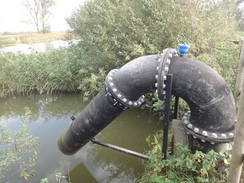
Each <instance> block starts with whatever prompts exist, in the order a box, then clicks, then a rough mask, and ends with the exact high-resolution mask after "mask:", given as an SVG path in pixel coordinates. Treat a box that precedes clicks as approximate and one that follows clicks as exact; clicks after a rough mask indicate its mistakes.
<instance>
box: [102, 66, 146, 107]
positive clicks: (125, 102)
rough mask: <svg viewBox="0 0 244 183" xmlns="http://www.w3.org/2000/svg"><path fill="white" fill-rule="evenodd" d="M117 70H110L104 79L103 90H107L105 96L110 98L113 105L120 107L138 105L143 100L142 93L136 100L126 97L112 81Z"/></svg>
mask: <svg viewBox="0 0 244 183" xmlns="http://www.w3.org/2000/svg"><path fill="white" fill-rule="evenodd" d="M117 71H118V69H113V70H111V71H110V72H109V73H108V75H107V77H106V80H105V90H106V92H107V94H106V96H107V97H109V98H112V99H111V101H112V102H113V105H115V106H118V107H120V108H121V107H122V108H124V110H125V109H128V108H136V107H139V106H140V105H141V104H142V103H143V102H144V98H145V97H144V95H142V96H141V97H139V98H138V99H137V100H130V99H128V98H126V97H125V96H124V95H123V93H122V92H120V91H119V89H118V88H117V87H116V84H115V83H114V82H113V75H114V74H115V73H116V72H117Z"/></svg>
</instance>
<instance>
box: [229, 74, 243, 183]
mask: <svg viewBox="0 0 244 183" xmlns="http://www.w3.org/2000/svg"><path fill="white" fill-rule="evenodd" d="M243 79H244V74H243V75H242V78H241V80H242V81H243ZM240 88H241V90H240V93H241V97H240V101H239V110H238V115H237V125H236V128H235V129H236V132H235V139H234V145H233V150H232V158H231V163H230V174H229V177H228V183H239V182H240V177H241V172H242V166H243V155H244V82H241V87H240Z"/></svg>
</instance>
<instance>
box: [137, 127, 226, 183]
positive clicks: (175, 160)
mask: <svg viewBox="0 0 244 183" xmlns="http://www.w3.org/2000/svg"><path fill="white" fill-rule="evenodd" d="M147 142H148V144H149V146H150V147H151V150H150V152H149V162H147V163H146V165H147V166H146V169H145V173H144V175H143V176H142V178H141V179H140V180H138V182H140V183H144V182H145V183H150V182H151V183H175V182H185V183H194V182H198V183H207V182H209V183H210V182H219V183H224V182H226V181H227V177H228V169H227V167H228V166H229V163H230V152H226V153H216V152H214V151H213V150H212V151H210V152H208V153H206V154H205V153H203V152H201V151H196V152H195V153H194V154H192V153H191V151H190V149H189V148H188V147H187V146H183V145H182V144H181V143H178V144H177V145H176V146H177V149H178V155H177V156H175V155H171V154H168V155H167V159H166V160H162V154H161V152H162V146H161V145H162V133H161V131H160V132H159V133H156V134H155V135H153V136H150V137H148V138H147Z"/></svg>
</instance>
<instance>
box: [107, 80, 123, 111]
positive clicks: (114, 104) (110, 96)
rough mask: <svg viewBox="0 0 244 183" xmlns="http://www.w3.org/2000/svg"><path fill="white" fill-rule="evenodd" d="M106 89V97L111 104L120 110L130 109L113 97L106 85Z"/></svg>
mask: <svg viewBox="0 0 244 183" xmlns="http://www.w3.org/2000/svg"><path fill="white" fill-rule="evenodd" d="M104 89H105V92H106V94H105V96H106V97H107V98H108V99H109V101H110V102H111V104H112V105H113V106H115V107H118V108H121V109H123V110H126V109H128V107H127V106H126V105H124V104H122V103H121V102H120V101H119V100H117V99H116V98H115V97H114V96H113V95H112V93H111V92H110V91H109V89H108V87H107V85H106V83H105V84H104Z"/></svg>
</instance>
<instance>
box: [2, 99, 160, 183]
mask: <svg viewBox="0 0 244 183" xmlns="http://www.w3.org/2000/svg"><path fill="white" fill-rule="evenodd" d="M0 103H1V105H0V106H1V110H0V124H2V123H4V122H6V120H7V121H8V124H10V125H9V126H10V127H11V126H12V127H13V126H14V124H17V123H19V118H20V116H21V115H23V113H24V112H25V111H24V107H29V108H30V109H31V111H32V123H30V124H29V127H30V130H31V133H32V134H33V135H34V136H38V137H39V138H40V141H41V144H40V146H39V147H38V151H39V156H40V157H39V159H38V161H37V165H36V170H37V172H36V176H35V177H33V178H32V179H30V180H29V182H37V183H38V182H40V180H41V179H42V178H45V177H47V178H49V182H56V180H55V174H56V173H57V172H61V173H62V175H66V174H67V173H68V172H70V173H69V175H70V179H66V180H64V179H63V180H62V182H69V180H70V181H71V182H72V183H82V182H84V183H87V182H89V183H92V182H99V183H105V182H106V183H107V182H125V183H128V182H135V181H136V180H137V179H138V178H139V177H140V176H141V173H142V172H143V169H144V167H143V164H142V162H143V161H145V160H142V159H139V158H137V157H134V156H131V155H128V154H124V153H121V152H118V151H115V150H112V149H108V148H105V147H101V146H98V145H95V144H92V143H88V144H87V145H85V146H84V147H83V148H82V149H81V150H80V151H79V152H78V153H76V154H75V155H73V156H67V155H64V154H62V153H61V152H60V151H59V150H58V147H57V139H58V138H59V136H60V135H61V134H62V133H63V132H64V131H65V130H66V129H67V128H68V126H69V125H70V122H71V120H70V117H71V116H72V115H74V116H76V115H77V114H78V113H80V112H81V111H82V109H84V108H85V106H86V105H87V104H88V103H83V102H82V98H81V97H80V96H79V95H45V96H36V95H33V96H28V97H15V98H11V99H10V98H8V99H0ZM157 129H161V124H159V122H158V117H157V116H153V115H151V114H150V112H149V111H142V110H140V109H136V110H128V111H125V112H124V113H123V114H122V115H120V116H119V117H118V118H117V119H116V120H114V121H113V122H112V123H111V124H110V125H108V126H107V127H106V128H105V129H104V130H103V131H102V132H101V133H100V134H99V135H98V136H97V137H96V138H97V139H99V140H102V141H104V142H107V143H111V144H114V145H117V146H121V147H124V148H128V149H131V150H134V151H137V152H140V153H143V152H144V151H145V150H146V149H148V146H147V144H146V141H145V138H146V137H147V136H148V135H150V134H152V133H153V132H154V131H155V130H157ZM18 182H21V181H18Z"/></svg>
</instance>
